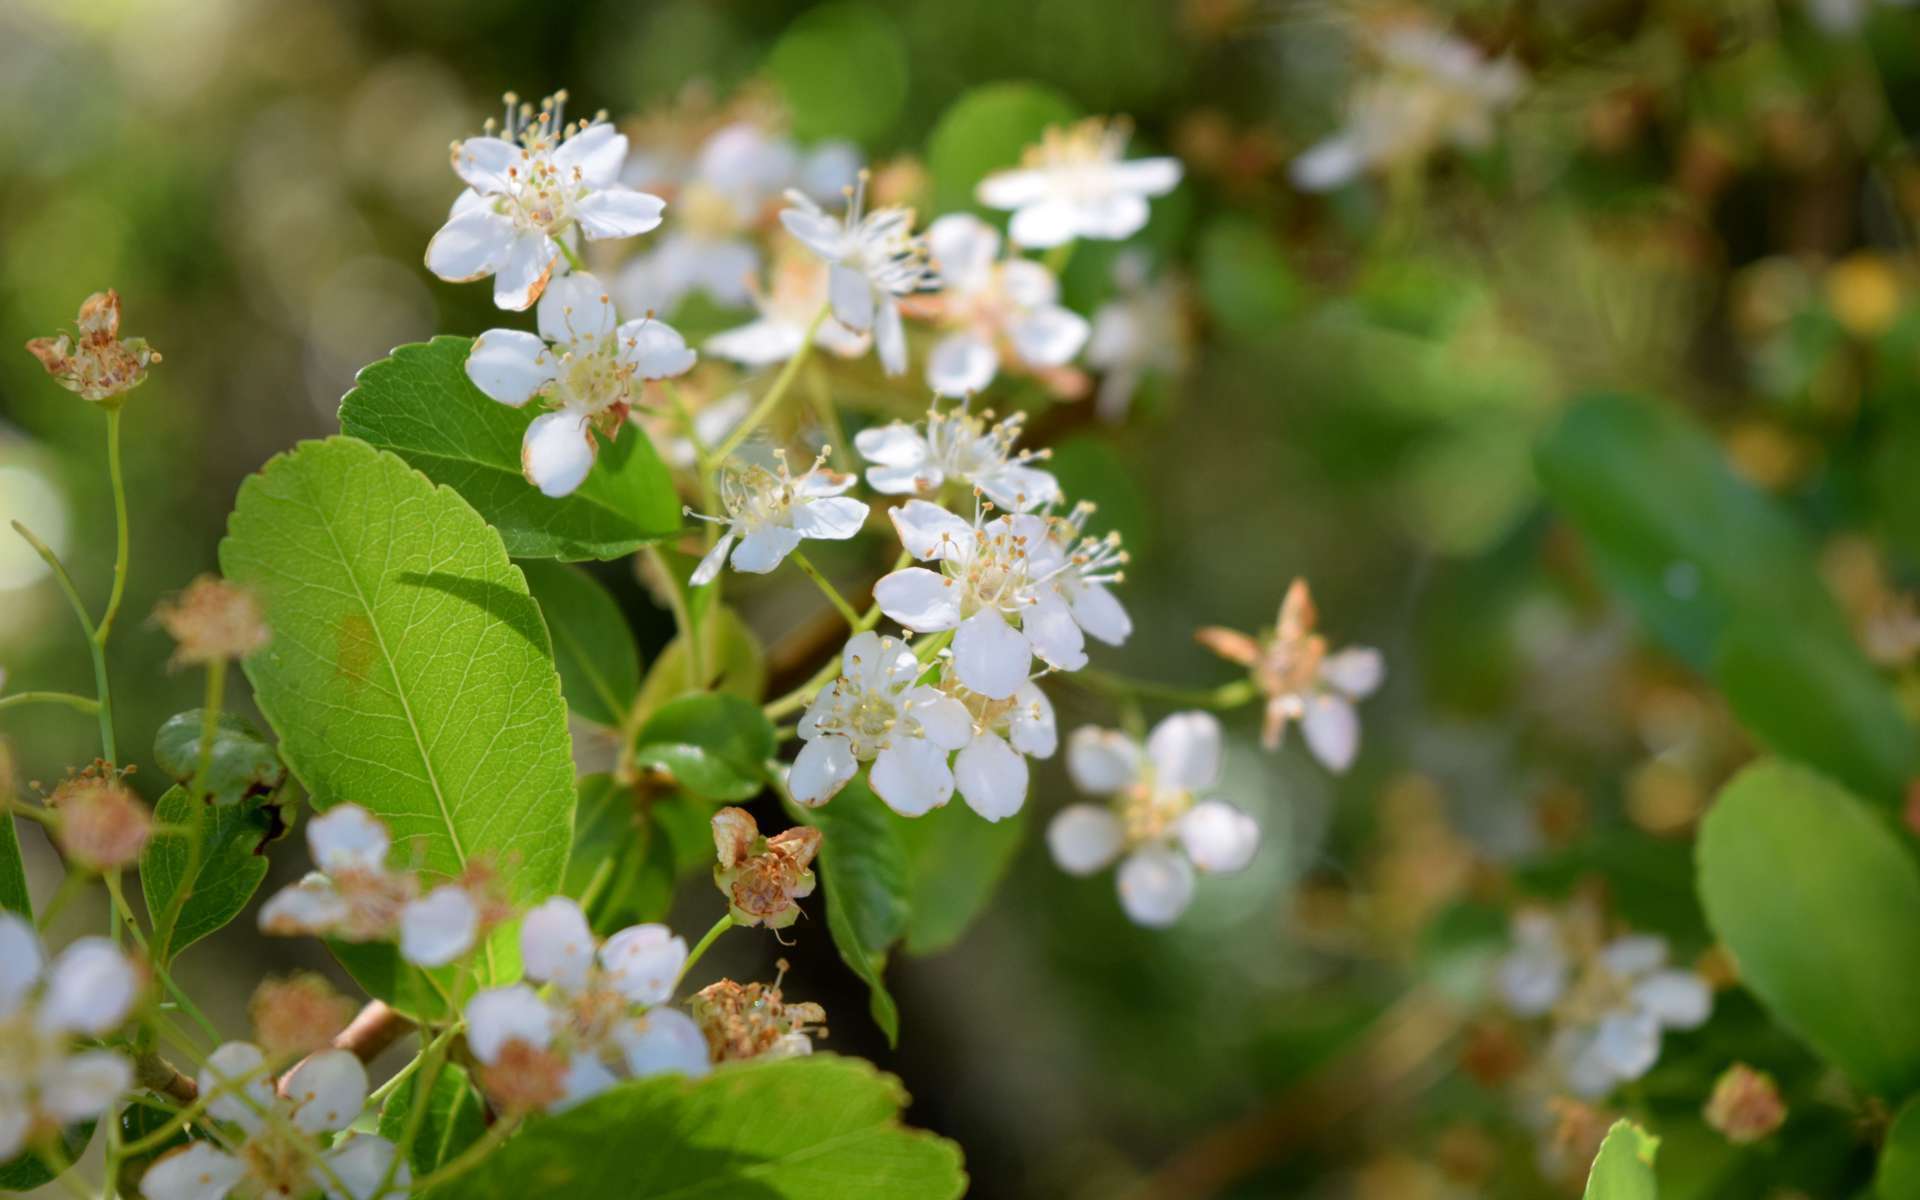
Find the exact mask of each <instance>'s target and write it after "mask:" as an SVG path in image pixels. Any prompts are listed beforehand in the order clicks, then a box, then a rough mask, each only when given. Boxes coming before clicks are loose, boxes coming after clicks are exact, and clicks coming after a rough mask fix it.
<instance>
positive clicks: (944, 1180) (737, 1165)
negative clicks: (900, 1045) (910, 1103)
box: [430, 1054, 967, 1200]
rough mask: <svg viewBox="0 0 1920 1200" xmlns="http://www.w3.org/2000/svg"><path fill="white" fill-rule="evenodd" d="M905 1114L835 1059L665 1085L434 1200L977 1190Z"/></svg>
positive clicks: (868, 1196) (811, 1198)
mask: <svg viewBox="0 0 1920 1200" xmlns="http://www.w3.org/2000/svg"><path fill="white" fill-rule="evenodd" d="M906 1103H907V1095H906V1092H905V1091H903V1090H902V1089H901V1087H900V1082H899V1081H898V1080H897V1079H894V1078H893V1077H892V1076H890V1075H883V1074H881V1073H880V1072H879V1071H877V1070H875V1069H874V1068H873V1066H872V1065H871V1064H868V1063H865V1062H861V1061H860V1060H859V1059H853V1058H841V1057H839V1056H838V1055H833V1054H814V1055H809V1056H807V1057H804V1058H789V1059H782V1060H779V1061H775V1062H765V1063H748V1064H743V1065H741V1066H735V1067H722V1068H720V1069H719V1070H717V1071H715V1072H714V1073H713V1074H711V1075H709V1076H707V1077H706V1078H704V1079H698V1080H686V1079H683V1078H681V1077H679V1076H671V1075H669V1076H656V1077H654V1078H652V1079H644V1080H641V1081H639V1082H636V1083H626V1084H621V1085H620V1086H618V1087H616V1088H613V1089H612V1090H610V1091H607V1092H603V1093H602V1094H600V1095H599V1096H596V1097H594V1098H593V1099H592V1100H589V1101H587V1102H586V1103H585V1104H582V1105H581V1106H580V1107H578V1108H576V1109H573V1110H571V1111H569V1112H567V1113H564V1114H562V1115H559V1116H554V1117H548V1118H545V1119H543V1120H540V1121H537V1122H534V1123H531V1124H529V1125H528V1127H527V1128H526V1129H525V1130H523V1131H522V1132H521V1133H520V1134H519V1135H517V1136H516V1137H514V1138H513V1140H512V1141H509V1142H508V1143H507V1144H506V1145H505V1146H504V1147H503V1148H502V1149H501V1150H500V1151H499V1152H498V1153H497V1154H495V1155H494V1156H493V1157H492V1158H491V1159H489V1160H488V1162H487V1165H486V1168H485V1169H484V1170H481V1171H476V1172H474V1173H472V1174H470V1175H467V1176H464V1177H462V1178H461V1179H459V1180H457V1181H454V1182H451V1183H449V1184H448V1186H447V1187H445V1188H441V1189H436V1190H435V1191H434V1192H432V1193H430V1194H431V1195H433V1196H435V1197H451V1196H456V1195H457V1196H460V1197H462V1198H463V1200H496V1198H497V1200H506V1198H508V1197H511V1198H512V1200H520V1197H523V1196H562V1195H564V1196H568V1197H572V1198H574V1200H602V1198H603V1197H604V1198H606V1200H613V1198H614V1197H620V1198H623V1200H624V1198H625V1197H632V1196H658V1197H667V1196H672V1197H674V1198H675V1200H723V1198H724V1200H954V1198H956V1197H958V1196H960V1195H961V1194H962V1193H963V1192H964V1191H965V1190H966V1186H967V1178H966V1174H965V1172H964V1171H963V1170H962V1169H961V1160H960V1148H959V1147H958V1146H955V1145H954V1144H953V1143H952V1142H949V1141H947V1140H946V1139H944V1138H940V1137H936V1136H934V1135H933V1134H930V1133H925V1132H922V1131H920V1130H916V1129H909V1128H907V1127H905V1126H904V1125H902V1124H901V1123H900V1119H899V1118H900V1110H901V1109H902V1108H903V1107H905V1105H906ZM629 1146H630V1147H633V1148H634V1151H635V1152H634V1153H631V1154H625V1153H609V1149H610V1148H613V1147H629Z"/></svg>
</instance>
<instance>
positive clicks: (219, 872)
mask: <svg viewBox="0 0 1920 1200" xmlns="http://www.w3.org/2000/svg"><path fill="white" fill-rule="evenodd" d="M153 815H154V817H155V819H156V820H158V821H160V822H162V823H164V824H169V825H183V826H186V825H191V824H193V823H194V822H195V821H198V822H200V837H201V852H200V865H199V869H198V870H197V871H196V872H194V875H193V878H192V879H191V880H189V879H188V878H187V877H186V875H187V865H188V860H189V858H190V857H191V850H190V847H189V845H188V839H187V835H186V834H177V835H175V834H160V835H156V836H155V837H154V838H153V839H152V840H151V841H149V842H148V843H147V848H146V850H145V852H143V853H142V854H141V855H140V886H141V888H142V889H143V890H144V891H145V892H146V896H147V911H148V912H149V913H151V914H152V915H153V945H154V947H155V953H157V954H164V955H165V957H167V958H172V957H174V956H176V955H178V954H179V953H180V952H181V951H182V950H184V949H186V948H187V947H188V946H191V945H192V944H193V943H195V942H197V941H199V940H200V939H201V938H203V937H206V936H207V935H208V934H210V933H214V932H216V931H218V930H219V929H221V928H222V927H224V926H225V925H226V924H227V922H229V921H231V920H233V919H234V918H235V917H237V916H239V915H240V912H241V910H242V909H244V908H246V906H247V902H248V901H250V900H252V899H253V894H254V893H255V892H256V891H258V890H259V889H260V881H261V880H263V879H265V878H266V877H267V857H266V855H265V854H264V853H263V852H262V847H263V844H264V843H265V841H266V840H267V839H268V838H269V837H271V836H272V833H273V831H274V829H275V827H276V825H277V823H278V821H277V818H276V817H275V816H274V814H273V813H271V812H270V811H267V810H266V809H265V808H263V806H261V805H258V804H224V805H210V804H207V803H205V802H202V801H198V800H195V799H194V798H193V796H192V795H191V794H190V793H188V792H187V790H186V789H185V788H179V787H173V788H168V789H167V794H166V795H164V796H162V797H160V802H159V803H158V804H156V805H154V808H153ZM187 886H190V887H191V889H192V890H191V891H190V892H189V894H188V896H187V899H186V901H185V903H183V904H182V905H181V908H180V918H179V921H178V922H177V923H176V924H174V925H172V926H171V927H169V926H168V924H167V914H168V913H170V912H171V911H172V906H173V902H174V897H175V896H176V895H178V894H179V891H180V889H181V888H182V887H187Z"/></svg>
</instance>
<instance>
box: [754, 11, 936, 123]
mask: <svg viewBox="0 0 1920 1200" xmlns="http://www.w3.org/2000/svg"><path fill="white" fill-rule="evenodd" d="M767 74H768V75H769V76H770V77H772V79H773V81H774V83H775V84H777V85H778V86H779V88H780V93H781V95H782V96H784V97H785V99H786V101H787V107H788V109H789V110H790V111H791V112H792V114H793V132H794V134H795V135H796V136H798V137H801V138H806V139H809V140H811V139H817V138H829V137H832V138H850V139H852V140H853V141H856V142H871V141H874V140H877V139H879V138H881V137H884V136H885V135H886V134H887V133H888V132H889V131H890V130H891V129H892V128H893V125H894V122H895V121H896V120H898V119H899V116H900V109H901V106H902V105H904V104H905V103H906V99H907V47H906V44H905V43H904V42H903V41H901V38H900V30H899V28H898V26H897V25H896V24H895V22H894V20H893V18H892V17H891V16H890V15H889V10H888V9H886V8H882V7H880V6H878V5H874V4H863V3H854V2H843V3H839V4H826V5H822V6H820V7H819V8H815V9H813V10H811V11H809V12H806V13H803V14H802V15H801V16H799V17H798V18H797V19H796V20H794V22H793V23H792V24H791V25H790V26H788V28H787V31H786V32H785V33H783V34H781V35H780V40H779V41H778V42H777V43H775V45H774V47H773V53H772V54H771V55H769V56H768V58H767Z"/></svg>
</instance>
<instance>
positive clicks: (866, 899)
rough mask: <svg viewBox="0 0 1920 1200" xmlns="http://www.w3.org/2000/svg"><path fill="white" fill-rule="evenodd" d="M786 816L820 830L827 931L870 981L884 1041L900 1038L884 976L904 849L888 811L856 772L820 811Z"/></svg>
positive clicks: (903, 882)
mask: <svg viewBox="0 0 1920 1200" xmlns="http://www.w3.org/2000/svg"><path fill="white" fill-rule="evenodd" d="M788 812H789V814H790V815H792V816H793V817H794V819H795V820H799V821H804V822H806V823H807V824H810V825H813V826H814V827H816V828H817V829H819V830H820V834H821V837H820V853H819V858H818V866H817V868H816V870H817V871H818V873H819V875H820V879H821V882H822V883H823V884H824V886H825V888H826V893H827V898H826V904H827V931H828V933H829V934H830V935H831V936H832V938H833V944H834V947H835V948H836V949H838V950H839V951H840V957H841V959H842V960H843V961H844V962H845V963H846V964H847V966H848V967H850V968H852V970H853V973H854V974H856V975H858V976H859V977H860V978H861V979H863V980H865V981H866V983H867V988H868V992H869V1002H868V1011H869V1012H870V1013H871V1014H872V1016H873V1021H874V1024H876V1025H878V1026H879V1027H880V1029H881V1032H883V1033H885V1034H886V1035H887V1041H888V1042H896V1041H898V1040H899V1037H900V1013H899V1009H898V1007H897V1006H896V1005H895V1004H894V1002H893V997H892V995H891V994H889V993H888V991H887V987H886V983H885V981H884V979H883V978H882V974H883V972H884V971H885V969H886V965H887V954H888V952H889V951H890V950H891V949H892V948H893V945H894V943H896V942H898V941H899V940H900V939H901V938H903V937H905V936H906V933H907V929H908V921H909V910H908V907H907V896H908V881H907V880H908V867H907V851H906V847H905V846H904V845H902V843H901V840H900V834H899V828H898V827H899V824H900V819H899V818H897V817H895V816H894V815H893V812H892V810H890V809H888V808H887V806H886V805H885V804H883V803H882V802H881V800H880V797H878V796H876V795H874V794H873V791H872V789H871V788H869V787H868V786H867V781H866V777H865V776H864V775H857V776H855V777H854V778H853V779H852V780H850V781H849V782H848V783H847V786H845V787H844V788H841V789H840V793H839V794H838V795H836V796H835V797H834V798H833V800H832V801H831V802H829V803H828V804H826V805H824V806H822V807H820V808H809V809H803V808H800V807H798V806H793V805H790V806H789V808H788Z"/></svg>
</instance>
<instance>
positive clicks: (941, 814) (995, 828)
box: [835, 800, 1027, 954]
mask: <svg viewBox="0 0 1920 1200" xmlns="http://www.w3.org/2000/svg"><path fill="white" fill-rule="evenodd" d="M835 803H838V801H836V802H835ZM887 815H888V817H889V818H891V820H892V822H893V826H894V830H895V833H896V835H897V836H898V838H899V840H900V845H901V847H902V848H903V849H904V850H905V852H906V860H907V933H906V949H907V953H909V954H934V953H937V952H939V951H941V950H944V949H946V948H947V947H948V946H951V945H952V944H953V943H955V942H957V941H959V940H960V935H961V934H963V933H965V932H966V931H967V927H968V926H969V925H971V924H973V920H974V918H975V917H977V916H979V915H980V912H981V910H982V909H984V908H986V906H987V904H988V902H989V901H991V900H992V899H993V893H994V889H995V888H997V887H998V886H999V884H1000V880H1001V879H1002V878H1003V877H1004V876H1005V875H1006V873H1007V868H1008V867H1010V866H1011V865H1013V856H1014V853H1015V852H1016V851H1018V850H1019V849H1020V839H1021V837H1022V835H1023V834H1025V832H1026V823H1027V810H1026V809H1024V808H1023V809H1021V810H1020V811H1019V812H1018V813H1016V814H1014V815H1013V816H1011V817H1008V818H1006V819H1005V820H1002V821H988V820H985V819H984V818H982V817H981V816H980V815H979V814H978V813H975V812H974V811H973V810H972V809H970V808H968V807H967V806H966V805H965V804H963V803H960V802H959V801H958V800H954V801H952V802H950V803H948V804H946V805H945V806H944V807H941V808H936V809H934V810H933V811H932V812H930V813H928V814H927V815H926V816H924V817H915V818H912V819H911V820H909V819H908V818H906V817H902V816H899V815H897V814H895V813H891V812H890V813H888V814H887Z"/></svg>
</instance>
